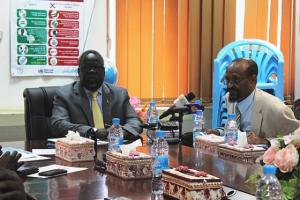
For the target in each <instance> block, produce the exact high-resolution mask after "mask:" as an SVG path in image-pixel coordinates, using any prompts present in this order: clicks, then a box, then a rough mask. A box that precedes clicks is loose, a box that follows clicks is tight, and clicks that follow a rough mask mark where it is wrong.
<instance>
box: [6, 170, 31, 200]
mask: <svg viewBox="0 0 300 200" xmlns="http://www.w3.org/2000/svg"><path fill="white" fill-rule="evenodd" d="M0 199H1V200H2V199H3V200H10V199H18V200H26V193H25V190H24V185H23V183H22V180H21V179H20V178H19V176H18V175H17V174H16V173H15V172H13V171H11V170H8V169H5V168H0Z"/></svg>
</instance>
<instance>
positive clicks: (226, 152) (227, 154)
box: [218, 143, 266, 163]
mask: <svg viewBox="0 0 300 200" xmlns="http://www.w3.org/2000/svg"><path fill="white" fill-rule="evenodd" d="M265 151H266V150H265V149H264V148H262V147H259V146H257V145H253V146H252V147H251V148H244V147H238V146H237V145H234V146H233V145H230V144H227V143H226V144H219V145H218V155H219V157H221V158H224V159H230V160H234V161H241V162H244V163H255V160H256V159H257V158H258V157H259V156H261V155H263V154H264V152H265Z"/></svg>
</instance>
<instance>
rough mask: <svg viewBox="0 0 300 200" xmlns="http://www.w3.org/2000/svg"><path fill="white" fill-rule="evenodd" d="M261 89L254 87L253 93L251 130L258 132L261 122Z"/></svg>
mask: <svg viewBox="0 0 300 200" xmlns="http://www.w3.org/2000/svg"><path fill="white" fill-rule="evenodd" d="M261 98H262V97H261V91H260V90H259V89H257V88H256V91H255V94H254V105H253V110H252V124H251V127H252V131H254V132H255V133H260V130H261V124H262V107H261V103H260V102H261Z"/></svg>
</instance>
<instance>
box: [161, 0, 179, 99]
mask: <svg viewBox="0 0 300 200" xmlns="http://www.w3.org/2000/svg"><path fill="white" fill-rule="evenodd" d="M165 5H166V6H165V10H166V12H165V14H166V16H165V28H166V31H165V33H164V34H165V35H164V37H165V45H166V46H165V47H166V49H165V58H164V59H165V64H166V65H165V68H164V71H163V74H162V75H163V77H164V86H165V87H164V97H168V98H176V97H177V96H178V84H177V83H178V1H174V0H166V1H165Z"/></svg>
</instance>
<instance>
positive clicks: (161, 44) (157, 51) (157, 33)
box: [153, 0, 166, 98]
mask: <svg viewBox="0 0 300 200" xmlns="http://www.w3.org/2000/svg"><path fill="white" fill-rule="evenodd" d="M154 2H155V3H154V38H155V40H154V69H153V70H154V97H155V98H163V97H164V96H163V89H164V87H165V83H164V77H163V73H164V70H165V56H166V55H165V49H166V47H165V46H166V43H165V34H164V32H165V18H164V12H165V6H164V0H154Z"/></svg>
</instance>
